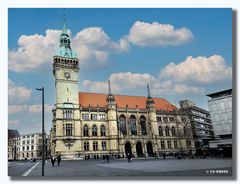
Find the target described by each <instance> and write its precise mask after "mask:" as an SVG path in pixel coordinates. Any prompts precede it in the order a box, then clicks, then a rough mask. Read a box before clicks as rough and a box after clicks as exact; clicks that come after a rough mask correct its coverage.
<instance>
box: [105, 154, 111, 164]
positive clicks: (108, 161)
mask: <svg viewBox="0 0 240 184" xmlns="http://www.w3.org/2000/svg"><path fill="white" fill-rule="evenodd" d="M106 157H107V163H110V160H109V155H106Z"/></svg>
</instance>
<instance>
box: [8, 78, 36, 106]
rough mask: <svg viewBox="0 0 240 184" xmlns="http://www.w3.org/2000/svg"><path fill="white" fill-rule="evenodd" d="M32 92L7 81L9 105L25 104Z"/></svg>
mask: <svg viewBox="0 0 240 184" xmlns="http://www.w3.org/2000/svg"><path fill="white" fill-rule="evenodd" d="M31 94H32V90H31V89H28V88H26V87H25V86H19V85H17V84H15V83H14V82H13V81H11V80H10V79H8V100H9V104H14V103H19V102H26V101H28V100H29V99H30V98H31Z"/></svg>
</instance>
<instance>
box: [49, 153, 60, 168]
mask: <svg viewBox="0 0 240 184" xmlns="http://www.w3.org/2000/svg"><path fill="white" fill-rule="evenodd" d="M56 160H57V163H58V166H60V162H61V155H58V156H57V157H54V156H53V155H52V156H51V162H52V166H53V167H54V165H55V162H56Z"/></svg>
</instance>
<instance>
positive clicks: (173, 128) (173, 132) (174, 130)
mask: <svg viewBox="0 0 240 184" xmlns="http://www.w3.org/2000/svg"><path fill="white" fill-rule="evenodd" d="M171 131H172V136H176V129H175V127H174V126H173V127H172V130H171Z"/></svg>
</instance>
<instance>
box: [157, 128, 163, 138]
mask: <svg viewBox="0 0 240 184" xmlns="http://www.w3.org/2000/svg"><path fill="white" fill-rule="evenodd" d="M158 131H159V135H160V136H163V127H162V126H159V127H158Z"/></svg>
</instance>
